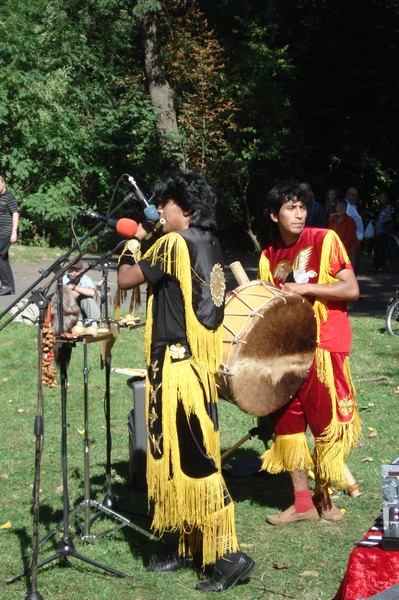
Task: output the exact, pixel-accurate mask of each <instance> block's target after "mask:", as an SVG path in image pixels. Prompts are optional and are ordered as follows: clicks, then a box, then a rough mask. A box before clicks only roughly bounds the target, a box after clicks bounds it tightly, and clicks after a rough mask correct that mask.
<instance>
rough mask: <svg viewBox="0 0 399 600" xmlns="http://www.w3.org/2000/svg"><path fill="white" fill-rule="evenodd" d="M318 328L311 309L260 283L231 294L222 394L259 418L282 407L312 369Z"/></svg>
mask: <svg viewBox="0 0 399 600" xmlns="http://www.w3.org/2000/svg"><path fill="white" fill-rule="evenodd" d="M316 336H317V326H316V318H315V314H314V311H313V308H312V306H311V304H310V303H309V302H308V301H307V300H306V299H304V298H302V297H301V296H299V295H297V294H291V293H288V292H283V291H282V290H280V289H278V288H277V287H275V286H274V285H271V284H269V283H267V282H264V281H260V280H256V281H250V282H248V283H245V284H243V285H241V286H239V287H238V288H236V289H235V290H233V291H232V292H229V294H228V296H227V298H226V302H225V316H224V321H223V363H222V367H221V369H220V371H219V373H218V375H217V378H216V380H217V385H218V389H219V394H220V395H221V396H222V397H224V398H226V399H227V400H230V401H232V402H233V403H235V404H237V406H238V407H239V408H240V409H241V410H243V411H244V412H247V413H249V414H251V415H254V416H256V417H260V416H265V415H268V414H270V413H272V412H274V411H275V410H277V409H278V408H281V407H282V406H284V405H285V404H287V403H288V402H289V400H290V399H291V398H292V397H293V396H294V395H295V393H296V392H297V391H298V390H299V388H300V386H301V385H302V383H303V382H304V380H305V378H306V375H307V373H308V370H309V368H310V366H311V364H312V361H313V357H314V351H315V349H316Z"/></svg>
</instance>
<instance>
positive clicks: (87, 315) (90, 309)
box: [62, 261, 101, 324]
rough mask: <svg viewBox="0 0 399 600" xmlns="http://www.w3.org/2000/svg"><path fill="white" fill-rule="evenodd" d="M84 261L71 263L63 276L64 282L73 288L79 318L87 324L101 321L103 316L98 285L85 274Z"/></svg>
mask: <svg viewBox="0 0 399 600" xmlns="http://www.w3.org/2000/svg"><path fill="white" fill-rule="evenodd" d="M83 270H84V267H83V263H82V262H81V261H77V262H75V263H74V264H73V265H71V266H70V267H69V269H68V271H67V272H66V273H65V275H64V277H63V280H62V282H63V284H64V285H66V286H68V288H70V289H71V290H72V293H73V296H74V297H75V300H76V302H77V304H78V305H79V310H80V316H79V320H81V321H83V319H84V321H85V324H89V323H93V322H94V321H96V322H99V321H100V318H101V313H100V308H99V306H98V304H97V301H96V299H97V285H96V284H95V283H94V281H93V280H92V279H91V277H89V276H88V275H86V273H85V274H83V275H80V274H81V273H82V271H83Z"/></svg>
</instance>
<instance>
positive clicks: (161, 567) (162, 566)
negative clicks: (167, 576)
mask: <svg viewBox="0 0 399 600" xmlns="http://www.w3.org/2000/svg"><path fill="white" fill-rule="evenodd" d="M193 567H194V558H193V557H192V556H180V555H179V554H177V553H175V554H172V556H168V558H165V560H162V561H160V562H157V563H154V564H152V565H149V566H148V567H147V571H154V572H156V573H171V572H172V571H178V570H179V569H185V568H188V569H190V568H191V569H192V568H193Z"/></svg>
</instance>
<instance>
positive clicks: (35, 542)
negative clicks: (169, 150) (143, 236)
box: [0, 196, 130, 600]
mask: <svg viewBox="0 0 399 600" xmlns="http://www.w3.org/2000/svg"><path fill="white" fill-rule="evenodd" d="M129 199H130V197H129V196H126V197H125V198H124V199H123V200H122V202H120V203H119V204H118V206H116V207H115V209H114V210H113V211H111V212H110V215H112V214H114V212H116V211H117V210H118V209H119V208H120V207H121V206H123V205H124V204H125V203H126V202H127V201H128V200H129ZM102 228H103V229H104V224H103V223H97V224H96V225H95V226H94V227H92V229H90V230H89V231H88V232H87V233H86V234H85V235H84V236H83V237H82V238H80V239H79V240H78V241H77V242H76V244H75V245H74V246H73V247H72V248H71V249H70V250H69V251H68V252H66V253H65V254H64V255H63V256H61V257H60V258H58V259H57V260H56V261H54V263H53V264H52V265H50V267H49V268H47V269H45V270H44V271H43V272H42V274H41V276H40V277H39V278H38V279H37V280H36V281H35V282H34V283H33V284H32V285H31V286H29V288H27V289H26V290H25V291H24V292H23V293H22V294H21V295H20V296H19V297H18V298H16V299H15V300H14V302H12V303H11V304H10V305H9V306H8V307H7V308H6V309H5V310H4V311H3V312H2V313H1V314H0V320H1V319H2V317H3V316H4V315H5V314H7V312H9V311H10V310H11V309H12V308H14V307H15V306H16V304H18V302H20V301H21V300H22V299H23V298H24V297H25V296H26V295H27V294H28V293H30V292H31V291H32V290H34V291H33V292H32V294H31V296H30V297H29V298H28V300H27V302H26V303H25V304H24V305H23V306H22V307H21V308H20V309H19V310H18V311H17V312H15V313H14V315H12V316H11V317H10V318H9V319H7V320H6V321H5V322H4V323H2V324H1V325H0V331H2V330H3V329H5V328H6V327H7V325H8V324H9V323H11V322H12V321H13V320H14V319H15V318H16V317H17V316H18V315H19V314H20V313H21V312H23V310H24V309H25V308H26V307H27V306H28V305H29V304H33V303H34V304H36V306H37V307H38V309H39V327H38V344H37V346H38V384H37V410H36V417H35V423H34V433H35V461H34V483H33V532H32V561H31V567H30V568H28V569H27V570H25V571H24V572H23V573H21V574H20V575H17V576H16V577H13V578H11V579H9V580H6V581H5V582H3V583H5V584H7V583H12V582H13V581H16V580H17V579H20V578H21V577H22V576H24V575H26V574H28V573H29V572H30V573H31V590H30V591H29V592H28V594H27V599H28V600H42V596H41V594H40V592H38V591H37V569H38V566H39V565H38V564H37V556H38V549H39V515H40V475H41V470H40V468H41V456H42V447H43V446H42V439H43V435H44V419H43V387H42V360H41V359H42V352H43V325H44V319H45V310H46V307H47V301H48V299H47V297H46V292H47V291H48V289H49V286H48V287H47V290H45V289H43V288H39V289H38V290H35V288H36V287H37V286H38V285H39V284H40V283H41V282H42V281H43V280H44V279H45V278H47V277H48V276H49V275H50V274H51V273H57V274H59V273H58V272H59V270H60V267H61V265H62V264H64V263H65V262H66V261H67V259H68V258H69V256H70V255H71V254H72V253H73V252H74V251H75V250H77V249H80V248H81V245H82V244H83V243H84V242H85V241H86V240H87V239H89V238H90V237H92V236H93V235H95V234H96V233H97V232H99V231H100V230H101V229H102ZM118 246H119V244H118ZM118 246H117V247H118ZM83 253H84V252H80V256H82V255H83ZM67 269H68V266H67V267H65V268H64V270H63V272H65V271H66V270H67ZM50 285H51V284H50ZM59 301H60V302H62V286H60V293H59ZM60 319H61V320H60V324H61V323H62V310H61V314H60ZM64 377H66V373H64V372H63V371H61V378H64ZM65 389H66V379H65ZM68 509H69V507H68ZM64 510H65V506H64ZM47 562H48V561H47Z"/></svg>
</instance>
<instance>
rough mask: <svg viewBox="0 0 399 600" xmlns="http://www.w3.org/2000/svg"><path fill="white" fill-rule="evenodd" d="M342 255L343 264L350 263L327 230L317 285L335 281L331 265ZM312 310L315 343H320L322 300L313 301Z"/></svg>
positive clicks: (323, 316) (323, 317)
mask: <svg viewBox="0 0 399 600" xmlns="http://www.w3.org/2000/svg"><path fill="white" fill-rule="evenodd" d="M341 253H342V255H343V258H344V260H345V262H347V263H350V260H349V257H348V254H347V252H346V250H345V247H344V245H343V244H342V242H341V240H340V239H339V237H338V236H337V235H336V233H335V232H334V231H333V230H329V231H328V232H327V233H326V235H325V236H324V239H323V245H322V249H321V257H320V266H319V278H318V280H317V283H320V284H328V283H334V282H335V281H337V279H336V278H335V277H333V275H332V273H331V263H332V262H336V260H337V258H338V256H340V254H341ZM313 310H314V312H315V315H316V323H317V343H318V344H319V343H320V322H321V321H323V323H325V322H326V320H327V315H328V308H327V304H326V302H325V301H324V300H317V299H316V300H315V302H314V304H313Z"/></svg>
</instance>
